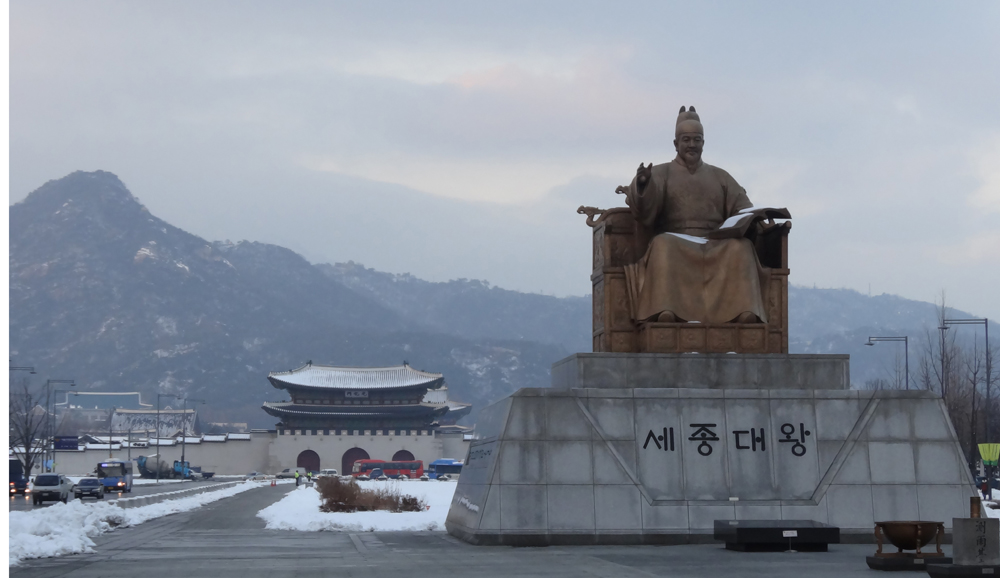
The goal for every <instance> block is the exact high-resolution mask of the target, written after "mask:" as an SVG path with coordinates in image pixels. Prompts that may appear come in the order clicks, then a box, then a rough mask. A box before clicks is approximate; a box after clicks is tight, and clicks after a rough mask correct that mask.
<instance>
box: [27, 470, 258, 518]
mask: <svg viewBox="0 0 1000 578" xmlns="http://www.w3.org/2000/svg"><path fill="white" fill-rule="evenodd" d="M237 479H242V478H224V479H210V480H191V481H187V482H175V483H160V484H140V485H133V486H132V492H131V493H122V494H121V495H120V496H121V497H122V498H131V497H134V496H147V495H149V494H159V493H162V492H174V491H177V490H182V489H188V488H195V487H198V486H208V485H211V484H218V483H220V482H231V481H236V480H237ZM118 497H119V493H118V492H114V493H107V494H104V499H105V500H106V501H108V500H116V499H118ZM74 499H75V498H74V497H73V494H72V493H71V494H70V495H69V500H70V501H73V500H74ZM84 501H86V502H98V501H100V500H96V499H94V498H84ZM53 504H56V502H45V503H44V504H41V505H39V506H35V505H32V503H31V494H26V495H23V496H22V495H13V496H10V498H9V503H8V507H7V510H8V511H10V512H13V511H27V510H33V509H35V508H48V507H50V506H52V505H53Z"/></svg>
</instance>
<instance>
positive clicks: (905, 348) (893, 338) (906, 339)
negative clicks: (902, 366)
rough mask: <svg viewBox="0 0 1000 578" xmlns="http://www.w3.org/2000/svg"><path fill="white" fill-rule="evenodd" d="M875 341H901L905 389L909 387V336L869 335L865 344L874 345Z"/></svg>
mask: <svg viewBox="0 0 1000 578" xmlns="http://www.w3.org/2000/svg"><path fill="white" fill-rule="evenodd" d="M876 341H902V342H903V352H904V356H905V359H906V361H905V362H904V363H906V389H910V338H909V336H907V335H904V336H902V337H897V336H890V337H869V338H868V343H865V345H869V346H874V345H875V342H876Z"/></svg>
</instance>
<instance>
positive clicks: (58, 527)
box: [9, 482, 262, 566]
mask: <svg viewBox="0 0 1000 578" xmlns="http://www.w3.org/2000/svg"><path fill="white" fill-rule="evenodd" d="M261 485H262V484H261V483H260V482H245V483H242V484H239V485H237V486H232V487H229V488H224V489H221V490H217V491H214V492H205V493H203V494H197V495H194V496H188V497H186V498H179V499H176V500H166V501H164V502H160V503H158V504H150V505H148V506H141V507H137V508H129V509H125V508H121V507H119V506H117V505H115V504H113V503H108V502H92V503H86V504H85V503H84V502H82V501H81V500H73V501H72V502H69V503H68V504H60V503H56V504H55V505H52V506H50V507H48V508H40V509H37V510H31V511H29V512H10V523H9V532H10V540H9V545H10V558H9V565H10V566H16V565H17V564H18V563H19V562H20V561H21V560H27V559H29V558H49V557H52V556H62V555H64V554H79V553H81V552H93V547H94V541H93V540H92V539H91V538H93V537H95V536H98V535H100V534H103V533H104V532H107V531H109V530H112V529H114V528H115V527H127V526H135V525H137V524H141V523H143V522H147V521H149V520H152V519H154V518H161V517H163V516H169V515H170V514H176V513H178V512H186V511H188V510H194V509H196V508H200V507H201V506H203V505H205V504H208V503H211V502H214V501H216V500H221V499H223V498H228V497H230V496H234V495H236V494H239V493H241V492H245V491H247V490H252V489H254V488H259V487H260V486H261Z"/></svg>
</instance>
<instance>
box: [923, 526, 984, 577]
mask: <svg viewBox="0 0 1000 578" xmlns="http://www.w3.org/2000/svg"><path fill="white" fill-rule="evenodd" d="M952 558H953V562H954V564H945V565H942V566H940V567H935V568H934V569H933V570H932V569H931V568H928V569H927V573H928V574H930V575H931V576H983V575H997V574H1000V520H998V519H996V518H955V519H954V520H953V521H952Z"/></svg>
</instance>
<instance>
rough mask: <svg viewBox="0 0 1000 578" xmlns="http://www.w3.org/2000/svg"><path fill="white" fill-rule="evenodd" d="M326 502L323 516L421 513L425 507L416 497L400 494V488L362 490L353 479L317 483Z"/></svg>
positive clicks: (318, 481) (334, 477)
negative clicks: (348, 513)
mask: <svg viewBox="0 0 1000 578" xmlns="http://www.w3.org/2000/svg"><path fill="white" fill-rule="evenodd" d="M316 484H317V487H318V488H319V495H320V498H321V500H322V503H321V504H320V507H319V509H320V511H321V512H372V511H375V510H385V511H389V512H419V511H421V510H423V509H424V508H425V506H426V505H425V504H424V503H423V502H421V501H420V500H418V499H417V498H414V497H413V496H403V495H400V493H399V484H385V485H384V486H383V487H380V488H376V489H367V488H362V487H361V486H360V485H358V482H357V480H355V479H353V478H351V479H350V480H348V481H346V482H344V481H341V480H340V478H338V477H336V476H332V477H326V478H320V479H318V480H317V481H316Z"/></svg>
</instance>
